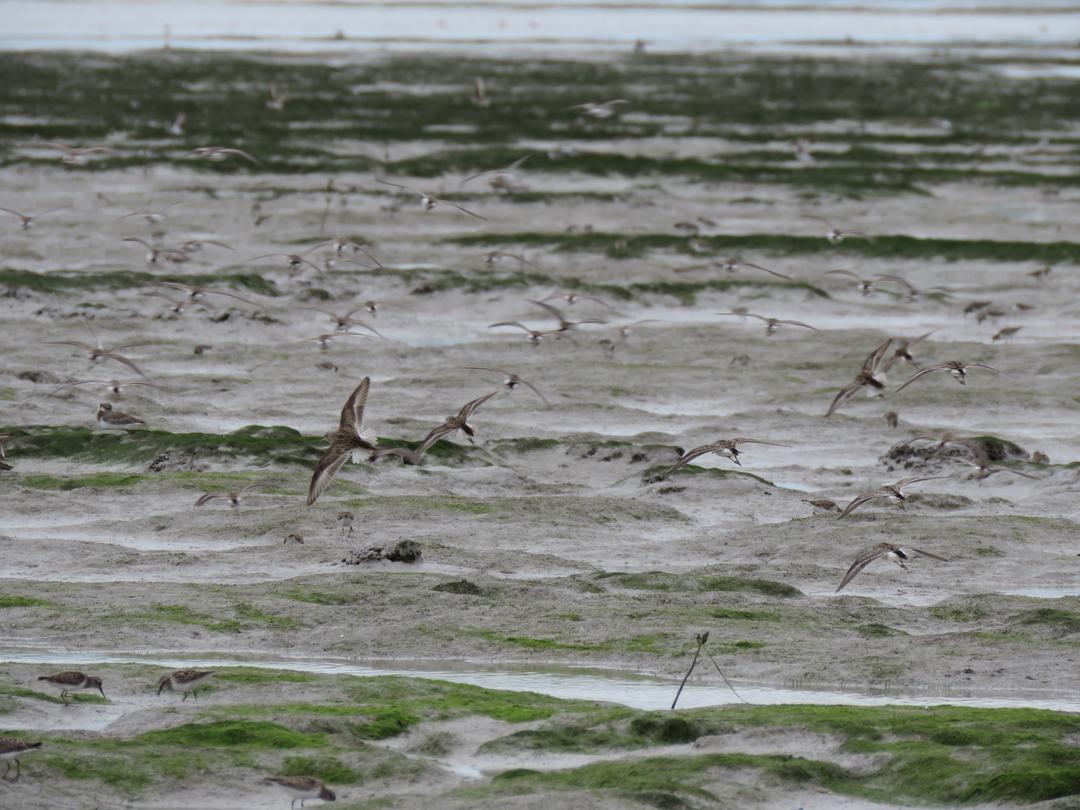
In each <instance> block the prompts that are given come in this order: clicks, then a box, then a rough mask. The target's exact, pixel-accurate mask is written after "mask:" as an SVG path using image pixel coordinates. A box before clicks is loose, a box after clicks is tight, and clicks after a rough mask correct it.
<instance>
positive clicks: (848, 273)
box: [825, 270, 862, 281]
mask: <svg viewBox="0 0 1080 810" xmlns="http://www.w3.org/2000/svg"><path fill="white" fill-rule="evenodd" d="M825 275H827V276H850V277H851V278H853V279H855V280H856V281H862V278H860V277H859V276H858V275H856V274H855V273H852V272H851V271H850V270H826V271H825Z"/></svg>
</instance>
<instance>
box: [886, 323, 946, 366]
mask: <svg viewBox="0 0 1080 810" xmlns="http://www.w3.org/2000/svg"><path fill="white" fill-rule="evenodd" d="M932 334H934V333H933V332H925V333H923V334H921V335H919V336H918V337H913V338H904V337H894V338H893V339H892V341H893V353H892V354H891V355H889V357H888V358H886V359H885V361H884V364H883V365H882V367H881V370H882V372H883V373H887V372H888V371H889V369H891V368H892V367H893V366H895V365H896V364H897V363H899V362H900V361H901V360H903V361H904V362H905V363H907V364H908V365H912V366H916V367H918V365H919V363H918V361H917V360H916V359H915V357H914V356H913V355H912V354H911V350H912V349H913V348H914V347H915V346H917V345H918V344H919V343H922V342H923V341H924V340H926V339H927V338H928V337H930V335H932Z"/></svg>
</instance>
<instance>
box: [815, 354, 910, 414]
mask: <svg viewBox="0 0 1080 810" xmlns="http://www.w3.org/2000/svg"><path fill="white" fill-rule="evenodd" d="M892 342H893V340H892V338H886V340H885V342H884V343H882V344H881V345H879V346H878V347H877V348H876V349H874V350H873V351H872V352H870V354H868V355H867V356H866V359H865V360H863V364H862V368H860V369H859V372H858V373H857V374H856V375H855V379H854V380H853V381H852V382H850V383H848V384H847V385H846V386H844V387H843V388H841V389H840V391H839V392H838V393H837V395H836V396H835V397H833V401H832V402H831V403H830V404H829V410H827V411H825V416H826V417H829V416H832V415H833V414H834V413H835V412H836V410H837V409H838V408H839V407H840V406H841V405H843V404H844V403H845V402H847V401H848V400H849V399H851V398H852V397H853V396H855V394H857V393H858V392H859V391H860V390H861V389H863V388H866V389H867V390H868V392H869V393H870V394H871V395H872V396H875V395H876V396H881V395H882V394H883V393H884V392H885V371H884V370H883V369H882V368H881V364H882V360H883V358H884V357H885V353H886V352H887V351H888V350H889V346H891V345H892Z"/></svg>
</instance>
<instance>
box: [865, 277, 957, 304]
mask: <svg viewBox="0 0 1080 810" xmlns="http://www.w3.org/2000/svg"><path fill="white" fill-rule="evenodd" d="M874 279H875V280H877V281H878V282H880V283H882V284H895V285H896V286H898V287H900V288H902V289H903V290H904V292H905V298H906V300H908V301H916V300H918V299H919V298H922V297H923V296H924V295H926V294H927V293H934V294H935V295H948V294H949V293H950V292H951V291H950V290H949V288H948V287H941V286H934V287H927V288H926V289H919V288H918V287H916V286H915V285H914V284H912V283H911V282H910V281H908V280H907V279H905V278H901V277H900V276H895V275H892V274H889V273H880V274H878V275H876V276H874Z"/></svg>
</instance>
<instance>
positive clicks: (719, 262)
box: [675, 258, 795, 281]
mask: <svg viewBox="0 0 1080 810" xmlns="http://www.w3.org/2000/svg"><path fill="white" fill-rule="evenodd" d="M710 267H714V268H716V269H717V270H726V271H727V272H728V273H734V272H735V271H736V270H738V269H739V268H740V267H745V268H748V269H750V270H761V271H763V272H765V273H768V274H769V275H772V276H776V277H777V278H782V279H784V280H785V281H794V280H795V279H793V278H792V277H791V276H786V275H784V274H783V273H778V272H777V271H775V270H770V269H769V268H768V267H762V266H761V265H760V264H754V263H753V262H744V261H743V260H742V259H735V258H727V259H715V260H713V261H710V262H706V263H705V264H692V265H689V266H687V267H677V268H675V272H676V273H689V272H690V271H692V270H703V269H707V268H710Z"/></svg>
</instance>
